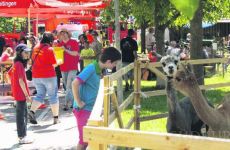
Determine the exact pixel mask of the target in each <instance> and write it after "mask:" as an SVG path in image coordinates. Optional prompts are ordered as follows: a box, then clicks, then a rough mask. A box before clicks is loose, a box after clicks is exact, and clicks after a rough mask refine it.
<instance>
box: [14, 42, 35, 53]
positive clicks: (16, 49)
mask: <svg viewBox="0 0 230 150" xmlns="http://www.w3.org/2000/svg"><path fill="white" fill-rule="evenodd" d="M20 50H23V51H26V52H30V51H31V49H30V48H29V47H28V46H27V45H26V44H18V45H17V46H16V48H15V51H16V52H17V51H20Z"/></svg>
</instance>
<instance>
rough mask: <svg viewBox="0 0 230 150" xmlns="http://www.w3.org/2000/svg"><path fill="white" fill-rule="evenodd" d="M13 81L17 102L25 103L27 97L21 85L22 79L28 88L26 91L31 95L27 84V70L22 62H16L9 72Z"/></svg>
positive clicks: (12, 88) (13, 91)
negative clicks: (20, 80)
mask: <svg viewBox="0 0 230 150" xmlns="http://www.w3.org/2000/svg"><path fill="white" fill-rule="evenodd" d="M8 74H9V76H10V80H11V90H12V93H13V97H14V99H15V100H16V101H25V100H26V95H24V93H23V91H22V88H21V86H20V84H19V79H20V78H21V79H22V80H23V81H24V83H25V86H26V90H27V92H28V93H29V89H28V85H27V82H26V75H25V68H24V66H23V64H22V63H21V62H16V63H15V64H14V65H13V66H12V67H11V69H10V70H9V72H8Z"/></svg>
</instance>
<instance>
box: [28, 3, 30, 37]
mask: <svg viewBox="0 0 230 150" xmlns="http://www.w3.org/2000/svg"><path fill="white" fill-rule="evenodd" d="M28 35H29V36H30V7H29V8H28Z"/></svg>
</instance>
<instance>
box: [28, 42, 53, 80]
mask: <svg viewBox="0 0 230 150" xmlns="http://www.w3.org/2000/svg"><path fill="white" fill-rule="evenodd" d="M39 49H40V51H39ZM38 53H39V54H38ZM37 54H38V55H37ZM36 55H37V56H36ZM32 60H33V61H34V63H33V67H32V76H33V78H51V77H55V76H56V73H55V69H54V66H53V65H54V64H56V63H57V62H56V58H55V55H54V52H53V48H52V47H50V46H48V45H44V44H38V45H36V46H35V47H34V50H33V53H32Z"/></svg>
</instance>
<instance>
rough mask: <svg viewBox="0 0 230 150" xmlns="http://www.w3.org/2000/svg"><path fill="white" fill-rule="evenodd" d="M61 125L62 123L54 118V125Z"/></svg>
mask: <svg viewBox="0 0 230 150" xmlns="http://www.w3.org/2000/svg"><path fill="white" fill-rule="evenodd" d="M58 123H61V121H60V120H59V119H58V118H54V123H53V124H58Z"/></svg>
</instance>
